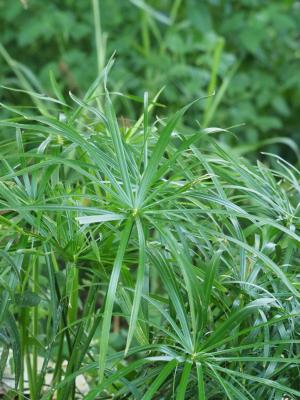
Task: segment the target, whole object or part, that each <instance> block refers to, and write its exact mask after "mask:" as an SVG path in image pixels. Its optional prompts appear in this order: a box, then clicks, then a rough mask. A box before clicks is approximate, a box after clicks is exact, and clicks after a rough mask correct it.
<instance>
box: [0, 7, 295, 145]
mask: <svg viewBox="0 0 300 400" xmlns="http://www.w3.org/2000/svg"><path fill="white" fill-rule="evenodd" d="M145 3H147V6H146V5H145ZM299 7H300V6H299V2H298V1H294V0H281V1H274V0H273V1H270V0H241V1H234V0H226V1H224V0H206V1H198V0H188V1H182V0H176V1H173V0H159V1H155V0H152V1H148V2H143V1H142V0H131V1H127V0H126V1H123V0H115V1H110V0H102V1H101V23H102V31H103V37H102V39H103V42H105V49H104V48H103V60H102V63H103V62H104V59H106V60H107V59H108V58H109V57H110V56H111V54H112V53H113V52H114V51H116V52H117V64H116V68H115V69H114V71H112V74H111V77H110V84H111V87H112V88H113V90H116V91H122V92H123V93H127V94H134V95H139V96H142V95H143V92H144V91H145V90H147V91H149V92H150V94H151V95H152V96H154V95H155V94H156V93H157V92H158V91H159V90H160V89H161V88H162V87H165V89H164V91H163V93H162V95H161V97H160V100H161V102H162V103H164V104H168V107H171V110H172V109H173V110H177V109H178V108H180V107H182V106H183V105H184V104H187V103H188V102H190V101H192V100H193V99H195V98H196V97H200V96H202V95H205V94H207V93H208V92H209V93H212V92H213V91H214V90H216V89H217V90H218V93H219V96H220V98H219V101H217V102H216V103H217V104H216V106H217V109H218V110H217V112H216V113H213V123H214V125H218V126H222V127H229V126H233V125H237V124H246V125H245V126H243V127H240V128H237V129H236V130H235V132H236V133H237V135H238V137H241V138H243V140H244V139H246V140H247V142H248V143H252V144H255V143H257V141H258V140H260V139H263V138H273V137H274V136H286V137H293V138H294V139H295V140H297V141H298V142H299V137H300V136H299V132H298V129H299V127H298V126H297V122H298V121H297V113H296V112H295V110H297V109H299V106H300V72H299V71H300V48H299V40H300V29H299V27H300V10H299ZM93 18H94V17H93V9H92V6H91V2H90V1H73V0H62V1H48V2H41V1H39V0H30V1H28V0H24V1H22V2H21V1H17V0H14V1H11V2H9V4H8V3H7V2H6V1H5V0H1V2H0V26H1V42H2V44H3V45H4V46H5V47H6V48H8V49H9V51H10V53H11V56H12V57H13V58H15V59H16V60H17V61H19V62H21V63H23V64H24V65H26V66H27V67H28V68H29V69H30V70H31V72H33V73H34V74H35V75H36V76H37V77H38V78H39V81H40V83H41V84H42V85H43V86H44V88H45V90H48V91H49V90H50V91H51V87H50V84H49V72H50V71H52V72H53V73H54V75H55V77H56V78H57V80H58V82H59V84H60V86H61V87H62V88H63V89H64V90H65V91H68V90H72V91H73V92H75V93H77V94H80V93H83V92H84V91H85V90H86V89H87V88H88V87H89V85H90V82H92V81H93V79H94V76H95V73H96V71H97V57H96V52H95V40H94V26H93ZM2 61H3V60H2ZM0 76H1V77H2V78H1V81H2V82H4V83H3V84H6V85H8V86H9V85H10V84H11V83H12V80H13V79H14V76H13V75H12V72H11V68H10V67H9V66H8V65H6V64H5V63H4V62H1V66H0ZM4 95H5V94H4V93H3V92H2V96H4ZM211 101H213V100H212V99H209V100H208V101H207V102H201V103H199V104H198V105H197V106H196V107H195V109H194V111H193V115H192V116H193V120H195V119H197V120H199V121H200V122H201V124H208V123H210V122H212V115H208V113H207V112H206V113H205V110H206V108H208V106H209V103H210V102H211ZM119 109H120V112H121V114H122V115H124V116H125V117H126V118H130V119H135V118H136V116H137V115H139V112H140V108H139V107H138V104H137V105H135V106H133V105H132V103H130V102H123V103H122V104H121V105H120V107H119Z"/></svg>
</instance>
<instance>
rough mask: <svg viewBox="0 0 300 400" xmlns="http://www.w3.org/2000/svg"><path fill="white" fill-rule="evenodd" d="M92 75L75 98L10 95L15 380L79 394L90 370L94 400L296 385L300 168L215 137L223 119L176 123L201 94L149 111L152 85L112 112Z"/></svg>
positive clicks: (4, 274) (7, 244)
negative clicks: (131, 105) (253, 156)
mask: <svg viewBox="0 0 300 400" xmlns="http://www.w3.org/2000/svg"><path fill="white" fill-rule="evenodd" d="M106 72H107V71H105V74H104V75H105V76H106ZM102 78H103V75H102ZM102 78H101V76H100V77H99V78H98V79H97V80H96V81H95V83H94V84H93V85H92V86H91V88H90V89H89V90H88V92H87V93H86V95H85V96H84V98H83V100H79V99H78V98H76V97H75V96H74V95H72V101H73V107H72V108H70V107H67V106H65V105H64V104H63V103H61V102H59V100H55V99H51V98H43V99H42V98H41V96H38V95H34V94H33V93H31V96H32V98H33V99H35V101H36V102H37V101H38V102H37V106H38V109H39V111H38V110H31V109H29V110H28V109H27V108H26V107H13V106H5V105H3V107H4V108H5V109H6V111H7V112H8V113H9V114H10V118H9V119H7V120H3V121H2V122H1V129H3V130H5V129H8V128H9V129H11V128H14V129H15V132H16V135H15V138H10V139H8V140H5V141H2V144H1V155H2V160H1V161H2V162H1V182H0V211H1V214H2V215H1V219H0V222H1V234H0V235H1V236H0V246H1V255H2V258H1V262H0V285H1V292H0V293H1V303H0V304H1V306H0V318H1V319H0V322H1V325H0V340H1V345H2V349H3V350H2V355H1V363H0V366H1V370H0V373H3V368H4V366H5V364H6V360H7V357H9V349H12V352H13V357H12V363H13V371H14V377H15V383H16V387H15V389H14V390H11V393H20V396H19V398H20V399H22V398H23V396H22V393H23V392H25V393H27V390H29V392H30V398H31V399H33V400H34V399H35V400H40V399H42V400H46V399H50V398H51V397H52V394H53V393H54V392H55V391H57V397H56V398H57V399H58V400H68V399H74V398H76V397H79V398H81V396H80V392H79V388H78V386H75V384H74V381H75V377H76V376H77V375H84V377H85V379H86V380H87V382H88V384H89V392H88V394H87V395H86V397H85V398H86V399H88V400H92V399H105V398H112V396H113V397H114V398H118V399H143V400H150V399H177V400H180V399H196V398H197V399H199V400H209V399H211V400H223V399H232V400H237V399H238V400H241V399H242V400H246V399H268V400H271V399H274V400H275V399H276V400H279V399H281V398H282V397H283V395H285V398H288V399H297V398H298V397H299V395H300V390H299V357H298V356H297V354H299V344H300V341H299V335H298V331H299V291H298V290H299V280H298V279H297V277H298V275H299V272H298V267H297V265H298V263H299V251H298V249H299V243H300V237H299V235H298V232H299V195H300V189H299V184H298V182H299V175H300V172H299V171H298V170H297V169H295V168H294V167H292V166H291V165H289V164H288V163H287V162H285V161H284V160H283V159H280V158H278V156H273V157H272V156H269V164H270V166H271V167H267V166H266V165H264V164H262V163H259V162H258V163H257V164H256V165H251V164H250V163H249V162H248V161H246V160H245V159H243V158H242V157H239V156H238V155H237V154H236V153H235V152H234V150H232V151H231V152H227V151H225V150H224V149H223V148H222V147H221V146H220V145H219V144H218V142H217V141H216V140H215V138H214V136H217V135H219V134H220V133H221V130H220V129H219V128H205V129H203V128H197V129H195V130H193V131H186V130H184V129H183V128H182V129H177V124H178V122H179V120H180V119H181V118H182V117H183V115H184V113H187V115H189V113H192V108H193V107H196V106H197V104H198V103H194V104H192V105H190V106H187V107H185V108H184V109H182V110H180V111H178V112H177V113H175V114H171V116H170V117H169V118H168V119H156V121H154V122H153V123H151V120H152V118H151V114H152V113H153V111H154V109H153V107H155V104H153V102H152V101H148V97H147V95H145V97H144V111H143V114H142V115H141V118H140V119H139V120H138V121H137V122H136V124H135V125H134V126H132V127H130V128H124V127H122V126H119V125H118V121H117V119H116V116H115V111H114V107H113V105H112V103H111V99H110V95H109V92H108V91H107V90H106V91H105V96H102V97H101V102H99V97H96V98H95V93H99V88H100V89H101V87H102V84H101V79H102ZM104 87H106V85H104ZM101 90H102V89H101ZM200 101H201V100H200ZM47 104H50V105H51V104H52V105H51V107H49V108H48V107H47ZM53 105H54V106H55V110H53ZM156 111H158V110H156ZM57 115H59V118H57ZM223 133H226V134H230V132H223ZM40 358H41V359H42V360H43V362H42V366H40V367H39V366H38V360H39V359H40ZM66 360H67V361H68V363H67V365H66ZM25 368H26V371H27V376H28V382H27V381H26V380H25V379H24V370H25ZM49 369H50V371H49ZM47 372H48V375H49V373H50V376H51V379H50V382H48V383H47V384H48V385H49V384H50V387H49V386H47V385H46V382H47V381H46V375H47ZM28 388H29V389H28ZM8 396H9V395H8Z"/></svg>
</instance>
